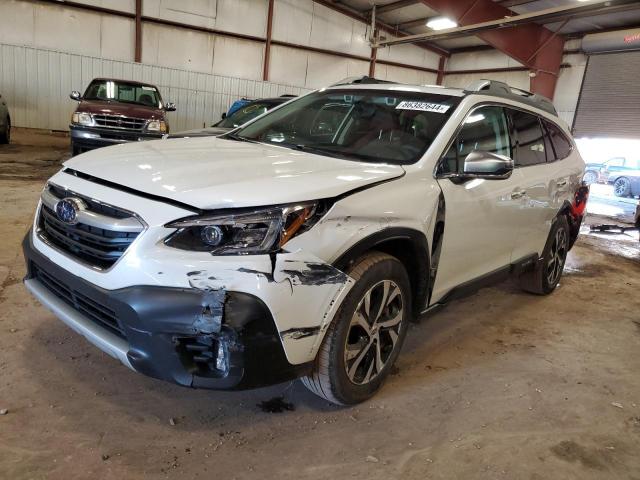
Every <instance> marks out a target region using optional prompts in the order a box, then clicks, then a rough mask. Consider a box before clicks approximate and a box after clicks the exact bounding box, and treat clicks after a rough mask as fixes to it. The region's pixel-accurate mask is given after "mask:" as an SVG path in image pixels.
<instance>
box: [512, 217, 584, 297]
mask: <svg viewBox="0 0 640 480" xmlns="http://www.w3.org/2000/svg"><path fill="white" fill-rule="evenodd" d="M562 243H563V245H561V244H562ZM570 243H571V240H570V230H569V222H568V221H567V217H565V216H564V215H560V216H558V217H556V219H555V221H554V222H553V225H552V226H551V230H550V231H549V238H548V239H547V243H546V245H545V247H544V251H543V252H542V258H541V261H540V262H539V263H538V265H537V266H536V268H534V269H533V270H532V271H530V272H525V273H523V274H522V275H520V277H519V279H518V280H519V283H520V287H521V288H522V289H523V290H524V291H526V292H529V293H534V294H536V295H548V294H550V293H551V292H553V291H554V290H555V289H556V287H557V286H558V282H559V281H560V277H561V276H562V270H563V269H564V264H565V262H566V261H567V253H568V252H569V246H570ZM552 270H553V271H552Z"/></svg>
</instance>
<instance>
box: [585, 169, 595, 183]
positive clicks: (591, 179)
mask: <svg viewBox="0 0 640 480" xmlns="http://www.w3.org/2000/svg"><path fill="white" fill-rule="evenodd" d="M582 180H583V181H584V182H585V183H586V184H587V185H591V184H592V183H596V182H597V181H598V174H597V173H596V172H594V171H593V170H587V171H586V172H585V174H584V177H583V178H582Z"/></svg>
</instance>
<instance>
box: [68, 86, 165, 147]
mask: <svg viewBox="0 0 640 480" xmlns="http://www.w3.org/2000/svg"><path fill="white" fill-rule="evenodd" d="M70 97H71V99H72V100H75V101H77V102H78V106H77V107H76V110H75V112H74V113H73V115H72V117H71V124H70V125H69V129H70V131H71V149H72V151H73V154H74V155H78V154H79V153H82V152H84V151H87V150H91V149H94V148H98V147H104V146H108V145H114V144H118V143H124V142H137V141H141V140H149V139H156V138H162V136H163V135H164V134H166V133H168V132H169V123H168V121H167V116H166V112H172V111H174V110H175V109H176V107H175V105H174V104H173V103H169V102H167V103H165V102H163V100H162V97H161V96H160V92H159V91H158V88H157V87H156V86H154V85H150V84H147V83H141V82H134V81H131V80H116V79H112V78H96V79H94V80H92V81H91V83H90V84H89V86H88V87H87V90H86V91H85V92H84V95H81V94H80V92H78V91H73V92H72V93H71V95H70Z"/></svg>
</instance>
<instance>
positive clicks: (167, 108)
mask: <svg viewBox="0 0 640 480" xmlns="http://www.w3.org/2000/svg"><path fill="white" fill-rule="evenodd" d="M164 110H165V112H175V111H176V104H175V103H173V102H167V104H166V105H165V106H164Z"/></svg>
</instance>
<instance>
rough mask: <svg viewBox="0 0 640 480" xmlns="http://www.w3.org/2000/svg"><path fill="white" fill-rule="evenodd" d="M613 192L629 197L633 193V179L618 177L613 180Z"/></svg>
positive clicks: (616, 194) (617, 195)
mask: <svg viewBox="0 0 640 480" xmlns="http://www.w3.org/2000/svg"><path fill="white" fill-rule="evenodd" d="M613 193H614V194H615V196H616V197H628V196H629V195H631V181H630V180H629V179H628V178H627V177H620V178H616V181H615V182H613Z"/></svg>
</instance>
